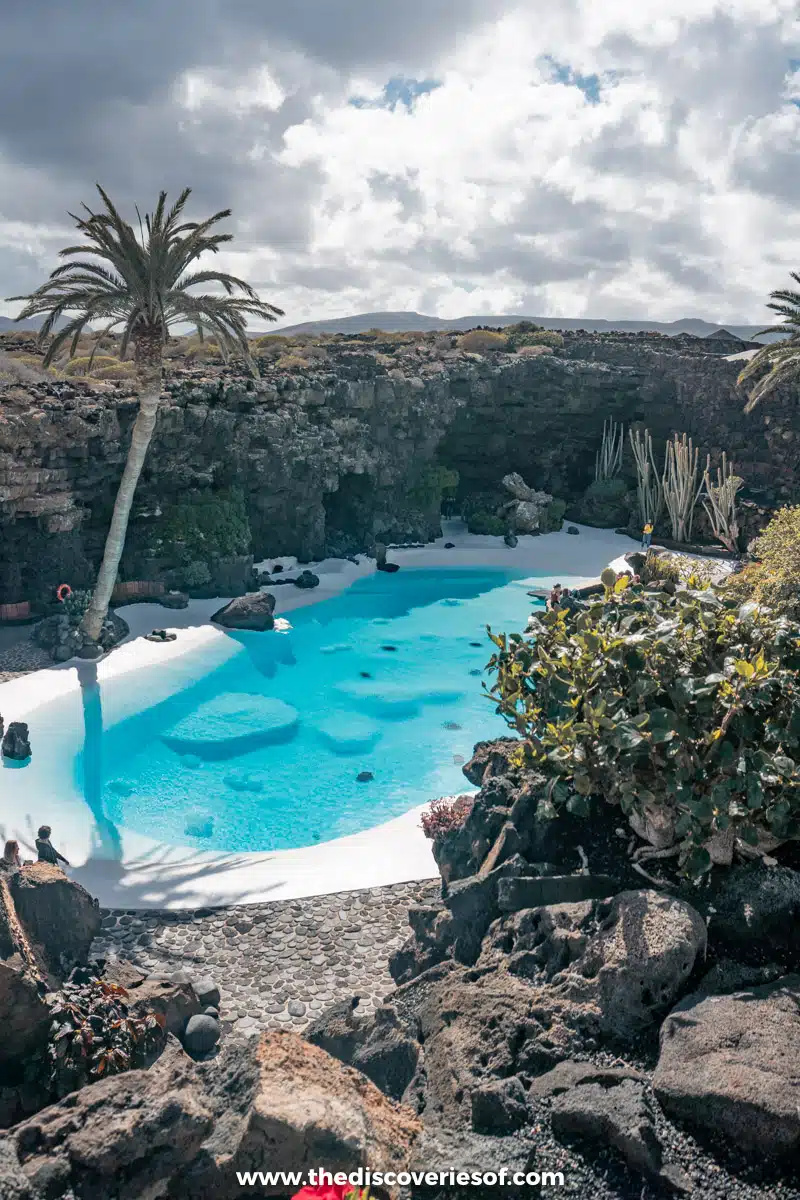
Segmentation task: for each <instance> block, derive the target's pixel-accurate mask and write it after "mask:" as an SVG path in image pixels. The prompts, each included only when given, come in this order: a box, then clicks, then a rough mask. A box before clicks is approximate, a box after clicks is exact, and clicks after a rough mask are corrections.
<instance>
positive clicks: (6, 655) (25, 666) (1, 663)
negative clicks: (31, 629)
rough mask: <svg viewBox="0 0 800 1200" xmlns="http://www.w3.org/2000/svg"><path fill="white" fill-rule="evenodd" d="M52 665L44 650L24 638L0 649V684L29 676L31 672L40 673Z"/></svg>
mask: <svg viewBox="0 0 800 1200" xmlns="http://www.w3.org/2000/svg"><path fill="white" fill-rule="evenodd" d="M52 665H53V660H52V659H51V658H50V655H49V654H48V653H47V651H46V650H43V649H42V648H41V647H40V646H37V645H36V644H35V643H34V642H32V641H31V640H30V639H29V638H24V639H23V640H21V641H18V642H15V643H14V644H13V645H11V646H8V647H6V648H3V649H0V683H9V682H10V681H11V680H12V679H18V678H19V677H20V676H21V675H29V674H30V673H31V671H40V670H42V668H44V667H52Z"/></svg>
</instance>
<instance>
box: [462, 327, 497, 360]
mask: <svg viewBox="0 0 800 1200" xmlns="http://www.w3.org/2000/svg"><path fill="white" fill-rule="evenodd" d="M458 345H459V349H460V350H466V351H468V353H470V354H487V353H489V352H490V351H492V350H505V349H506V347H507V345H508V339H507V338H506V337H504V336H503V334H502V333H493V332H492V331H491V330H490V329H473V330H472V331H471V332H470V333H465V334H464V336H463V337H460V338H459V339H458Z"/></svg>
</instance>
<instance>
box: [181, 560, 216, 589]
mask: <svg viewBox="0 0 800 1200" xmlns="http://www.w3.org/2000/svg"><path fill="white" fill-rule="evenodd" d="M182 575H183V586H184V587H186V588H189V589H190V590H192V589H193V588H200V587H205V585H206V584H207V583H210V582H211V571H210V570H209V568H208V564H207V563H204V562H190V563H187V565H186V566H185V567H184V568H183V572H182Z"/></svg>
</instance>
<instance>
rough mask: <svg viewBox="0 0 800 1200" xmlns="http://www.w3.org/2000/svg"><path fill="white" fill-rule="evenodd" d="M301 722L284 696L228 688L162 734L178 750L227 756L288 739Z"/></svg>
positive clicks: (168, 743)
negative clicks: (263, 694) (223, 693)
mask: <svg viewBox="0 0 800 1200" xmlns="http://www.w3.org/2000/svg"><path fill="white" fill-rule="evenodd" d="M297 724H298V713H297V710H296V709H294V708H292V706H291V705H290V704H285V703H284V701H283V700H278V699H275V698H273V697H272V696H260V695H257V694H250V693H249V692H228V693H227V694H225V695H222V696H217V697H215V698H214V699H213V700H209V701H208V702H207V703H206V704H201V705H200V706H199V708H196V709H195V710H194V712H192V713H189V714H188V715H187V716H185V717H184V718H183V719H182V720H180V721H178V722H177V723H176V724H175V725H173V726H171V728H169V729H167V730H166V731H165V732H164V733H163V734H162V735H161V737H162V741H164V742H165V743H166V744H167V745H168V746H169V747H170V748H171V749H172V750H176V751H177V752H178V754H196V755H197V756H198V758H203V759H224V758H233V757H234V756H235V755H237V754H246V753H247V752H248V751H250V750H254V749H256V748H257V747H259V746H267V745H273V744H278V743H281V742H287V741H289V740H290V739H291V738H292V737H294V735H295V733H296V732H297Z"/></svg>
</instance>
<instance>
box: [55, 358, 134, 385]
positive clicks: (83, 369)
mask: <svg viewBox="0 0 800 1200" xmlns="http://www.w3.org/2000/svg"><path fill="white" fill-rule="evenodd" d="M90 363H91V367H90V365H89V364H90ZM119 367H122V368H124V369H125V370H127V371H129V372H131V373H132V372H133V364H132V363H123V362H121V361H120V360H119V359H118V358H114V356H113V355H111V354H95V356H94V362H92V360H91V355H89V354H87V355H86V356H85V357H81V358H71V359H70V360H69V362H67V363H66V364H65V365H64V368H63V370H64V374H65V375H88V376H90V377H91V378H93V379H97V378H99V376H98V374H97V373H98V371H102V370H108V369H109V368H113V369H117V368H119Z"/></svg>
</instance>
